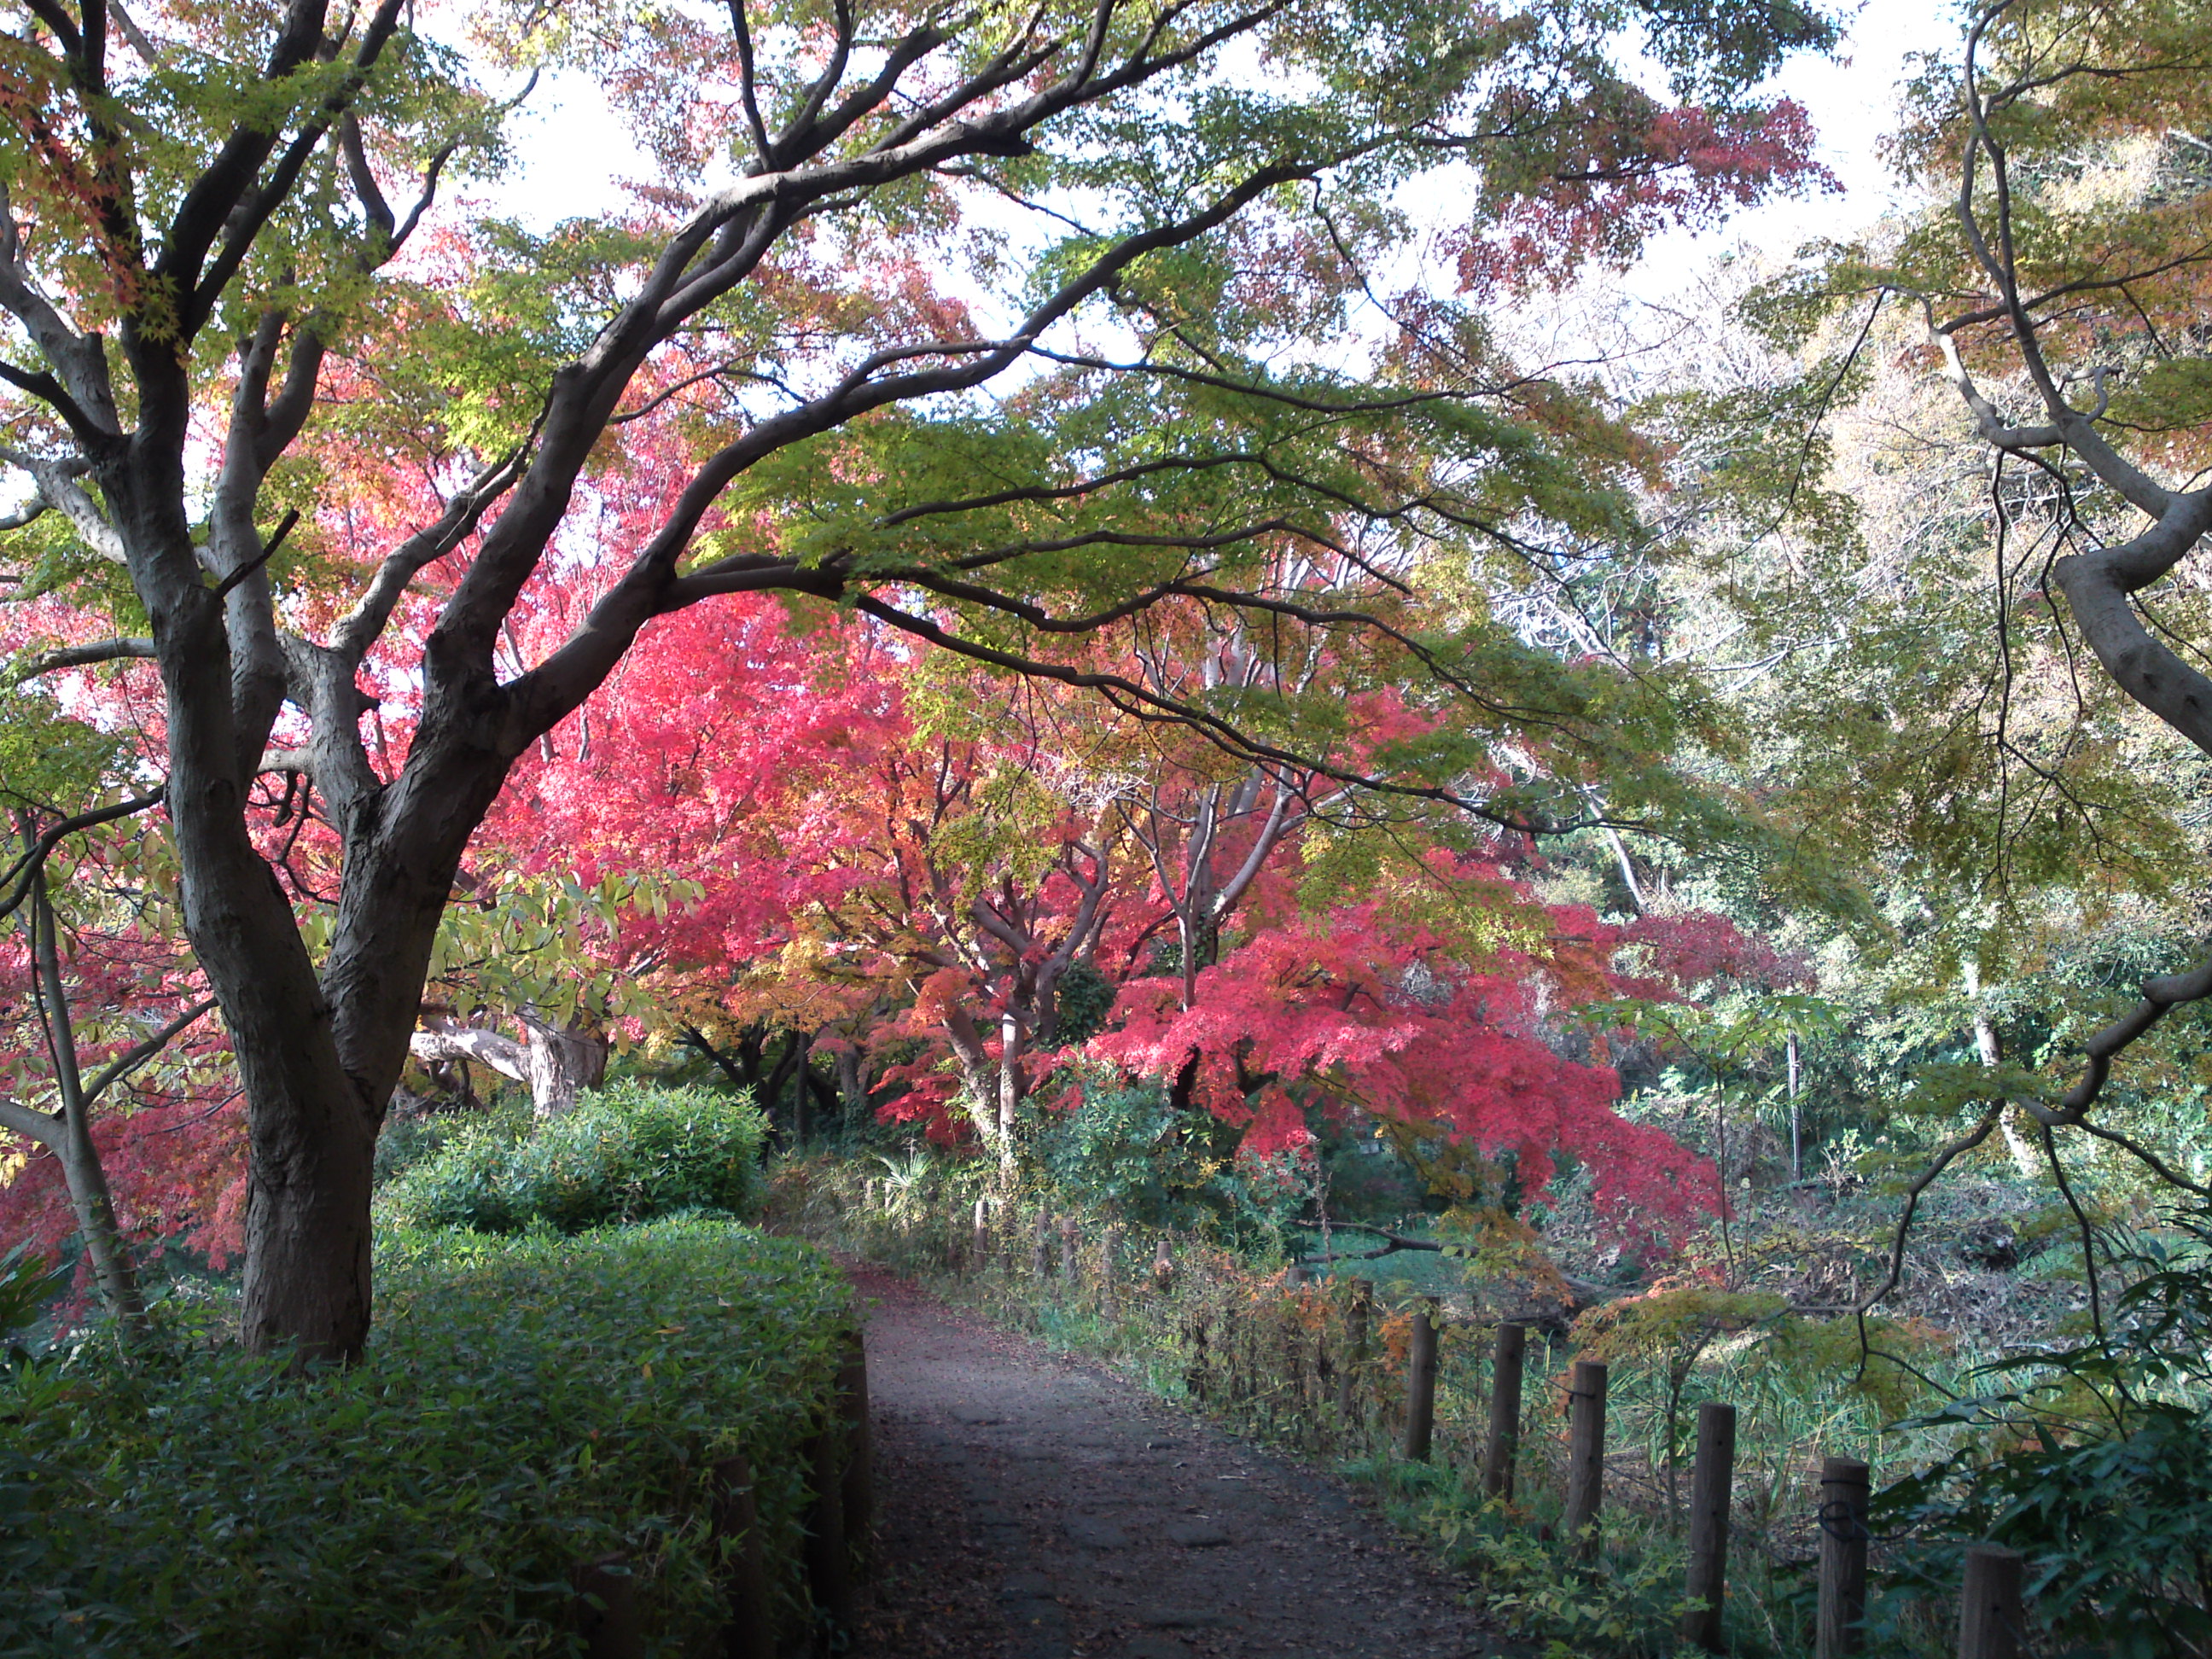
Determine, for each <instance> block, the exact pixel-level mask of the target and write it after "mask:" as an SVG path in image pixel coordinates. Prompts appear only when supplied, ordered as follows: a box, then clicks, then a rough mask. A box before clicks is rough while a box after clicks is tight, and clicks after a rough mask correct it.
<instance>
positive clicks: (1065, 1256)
mask: <svg viewBox="0 0 2212 1659" xmlns="http://www.w3.org/2000/svg"><path fill="white" fill-rule="evenodd" d="M1081 1238H1082V1235H1081V1233H1080V1231H1079V1229H1078V1228H1077V1226H1076V1225H1075V1218H1074V1217H1073V1216H1072V1215H1064V1216H1062V1217H1060V1277H1061V1278H1062V1279H1066V1281H1067V1282H1068V1283H1069V1284H1070V1285H1073V1284H1074V1283H1075V1281H1076V1279H1077V1276H1078V1273H1079V1267H1080V1264H1079V1261H1078V1260H1077V1255H1076V1252H1077V1249H1078V1248H1079V1245H1080V1243H1081Z"/></svg>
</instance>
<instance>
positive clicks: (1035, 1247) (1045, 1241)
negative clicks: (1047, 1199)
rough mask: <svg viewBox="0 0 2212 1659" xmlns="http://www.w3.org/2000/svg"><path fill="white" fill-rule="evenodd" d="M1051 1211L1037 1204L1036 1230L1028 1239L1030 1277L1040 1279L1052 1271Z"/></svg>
mask: <svg viewBox="0 0 2212 1659" xmlns="http://www.w3.org/2000/svg"><path fill="white" fill-rule="evenodd" d="M1051 1239H1052V1212H1051V1210H1049V1209H1048V1208H1047V1207H1046V1206H1043V1205H1039V1206H1037V1216H1036V1234H1035V1236H1034V1237H1031V1238H1030V1278H1031V1279H1042V1278H1044V1277H1045V1276H1046V1275H1047V1274H1048V1273H1051V1271H1052V1250H1051Z"/></svg>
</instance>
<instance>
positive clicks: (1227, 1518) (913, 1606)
mask: <svg viewBox="0 0 2212 1659" xmlns="http://www.w3.org/2000/svg"><path fill="white" fill-rule="evenodd" d="M854 1280H855V1282H856V1283H857V1284H858V1285H859V1286H860V1291H861V1295H862V1297H863V1300H864V1301H865V1302H872V1304H874V1305H873V1306H872V1309H871V1310H870V1313H869V1318H868V1370H869V1391H870V1395H871V1397H872V1401H873V1403H874V1409H875V1425H874V1426H875V1445H876V1456H877V1483H878V1520H879V1539H880V1562H881V1565H879V1567H878V1571H877V1573H876V1576H875V1580H874V1583H873V1587H872V1591H871V1595H870V1602H869V1605H868V1606H867V1607H866V1611H865V1612H864V1613H863V1616H862V1628H861V1631H860V1634H859V1638H858V1639H857V1640H856V1642H855V1643H854V1646H853V1648H852V1649H851V1650H850V1651H851V1653H852V1654H854V1655H856V1656H860V1659H934V1656H938V1655H953V1654H958V1655H972V1656H975V1659H1000V1656H1004V1659H1187V1656H1200V1655H1203V1656H1206V1659H1472V1656H1476V1655H1490V1654H1492V1653H1496V1652H1498V1651H1500V1648H1499V1647H1498V1644H1495V1642H1494V1640H1493V1638H1492V1636H1491V1634H1490V1632H1488V1631H1487V1630H1486V1627H1485V1626H1484V1625H1483V1623H1482V1621H1481V1620H1480V1618H1479V1617H1478V1615H1476V1614H1475V1613H1473V1612H1472V1611H1470V1610H1468V1608H1465V1607H1461V1606H1459V1605H1457V1602H1456V1600H1455V1591H1454V1586H1453V1583H1452V1582H1451V1580H1450V1579H1449V1577H1447V1576H1446V1575H1444V1574H1443V1573H1441V1572H1439V1571H1437V1570H1435V1569H1434V1568H1433V1567H1431V1566H1430V1565H1428V1564H1427V1563H1426V1562H1425V1560H1424V1559H1421V1557H1420V1556H1419V1553H1418V1552H1416V1551H1415V1550H1414V1549H1413V1547H1410V1546H1408V1545H1406V1544H1404V1543H1402V1542H1401V1541H1400V1540H1399V1539H1398V1537H1397V1535H1396V1534H1395V1533H1394V1532H1393V1531H1392V1530H1391V1528H1389V1524H1388V1523H1387V1522H1384V1521H1383V1520H1382V1519H1381V1518H1380V1517H1379V1516H1376V1514H1375V1512H1374V1509H1373V1505H1372V1504H1371V1503H1370V1502H1369V1501H1368V1500H1367V1499H1366V1498H1364V1495H1362V1494H1360V1493H1359V1492H1358V1491H1357V1489H1356V1488H1354V1487H1352V1486H1350V1485H1348V1484H1347V1483H1346V1482H1344V1481H1341V1480H1335V1479H1333V1478H1331V1477H1328V1476H1326V1475H1322V1474H1316V1473H1315V1472H1313V1471H1312V1470H1310V1469H1308V1468H1304V1467H1303V1466H1301V1465H1299V1464H1297V1463H1296V1462H1291V1461H1290V1460H1289V1459H1286V1458H1284V1457H1280V1456H1277V1455H1273V1454H1272V1453H1269V1452H1267V1451H1263V1450H1260V1449H1255V1448H1254V1447H1252V1446H1249V1445H1248V1444H1246V1443H1243V1442H1242V1441H1239V1440H1237V1439H1235V1438H1234V1437H1231V1436H1229V1435H1226V1434H1224V1433H1221V1432H1219V1431H1216V1430H1214V1429H1212V1428H1210V1427H1207V1426H1206V1425H1204V1424H1202V1423H1200V1421H1199V1420H1198V1419H1195V1418H1194V1417H1192V1416H1190V1415H1188V1414H1187V1413H1182V1412H1181V1411H1178V1410H1177V1409H1176V1408H1175V1407H1171V1406H1170V1405H1168V1404H1167V1403H1165V1402H1164V1401H1160V1400H1158V1399H1157V1398H1155V1397H1153V1396H1152V1395H1148V1394H1146V1392H1145V1391H1144V1390H1143V1389H1140V1388H1139V1387H1137V1386H1136V1385H1134V1384H1133V1383H1128V1382H1126V1381H1124V1380H1122V1379H1121V1378H1120V1377H1117V1376H1114V1375H1112V1374H1111V1373H1109V1372H1107V1371H1104V1370H1101V1369H1100V1368H1098V1367H1097V1366H1094V1365H1090V1364H1085V1363H1083V1362H1081V1361H1079V1360H1073V1359H1070V1358H1065V1357H1062V1356H1060V1355H1056V1354H1054V1353H1053V1352H1050V1351H1049V1350H1048V1349H1046V1348H1045V1347H1044V1346H1042V1344H1039V1343H1037V1342H1034V1341H1031V1340H1028V1339H1026V1338H1024V1337H1020V1336H1017V1335H1014V1334H1011V1333H1008V1332H1006V1331H1001V1330H999V1329H997V1328H994V1327H992V1326H989V1325H987V1324H985V1323H983V1322H980V1321H977V1320H973V1319H969V1318H966V1317H964V1316H961V1315H959V1314H957V1313H954V1312H952V1311H951V1310H949V1309H947V1308H945V1306H944V1305H943V1304H940V1303H938V1302H936V1301H933V1300H932V1299H931V1298H929V1297H926V1296H924V1295H922V1294H921V1293H920V1292H919V1291H915V1289H914V1288H913V1287H912V1286H911V1285H907V1284H905V1283H904V1282H902V1281H901V1280H898V1279H891V1278H889V1277H887V1276H885V1275H883V1274H880V1273H873V1272H871V1271H870V1270H868V1269H866V1268H865V1267H862V1268H859V1269H856V1270H855V1272H854Z"/></svg>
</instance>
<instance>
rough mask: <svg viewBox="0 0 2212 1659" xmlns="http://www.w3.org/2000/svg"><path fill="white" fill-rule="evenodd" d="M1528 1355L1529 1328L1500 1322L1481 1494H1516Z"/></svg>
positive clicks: (1509, 1497) (1485, 1441)
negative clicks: (1517, 1463) (1515, 1479)
mask: <svg viewBox="0 0 2212 1659" xmlns="http://www.w3.org/2000/svg"><path fill="white" fill-rule="evenodd" d="M1527 1361H1528V1327H1527V1326H1526V1325H1500V1326H1499V1327H1498V1354H1497V1358H1496V1359H1495V1361H1494V1362H1493V1364H1492V1369H1491V1374H1490V1433H1489V1436H1488V1437H1486V1439H1485V1440H1484V1442H1483V1445H1482V1495H1483V1496H1484V1497H1485V1498H1506V1499H1508V1500H1510V1499H1511V1498H1512V1496H1513V1465H1514V1462H1515V1461H1516V1455H1517V1454H1518V1453H1519V1452H1520V1449H1521V1378H1522V1372H1523V1370H1524V1369H1525V1368H1526V1364H1527Z"/></svg>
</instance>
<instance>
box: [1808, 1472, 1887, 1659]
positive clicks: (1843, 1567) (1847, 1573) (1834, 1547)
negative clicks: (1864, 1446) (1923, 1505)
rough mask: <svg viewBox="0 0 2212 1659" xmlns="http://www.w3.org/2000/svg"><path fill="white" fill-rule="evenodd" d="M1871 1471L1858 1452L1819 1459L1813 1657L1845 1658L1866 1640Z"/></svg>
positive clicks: (1822, 1658)
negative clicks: (1815, 1642) (1817, 1581)
mask: <svg viewBox="0 0 2212 1659" xmlns="http://www.w3.org/2000/svg"><path fill="white" fill-rule="evenodd" d="M1872 1484H1873V1481H1872V1474H1871V1472H1870V1471H1869V1469H1868V1468H1867V1466H1866V1465H1865V1464H1864V1463H1862V1462H1859V1460H1858V1459H1857V1458H1856V1457H1830V1458H1825V1459H1823V1460H1822V1461H1821V1463H1820V1624H1819V1626H1818V1629H1819V1636H1818V1642H1819V1645H1818V1647H1817V1649H1816V1650H1815V1652H1816V1655H1817V1659H1849V1656H1850V1655H1851V1654H1854V1653H1857V1652H1858V1651H1859V1650H1860V1648H1861V1647H1862V1646H1863V1644H1864V1640H1865V1632H1864V1631H1863V1627H1862V1626H1863V1621H1864V1620H1865V1618H1866V1580H1867V1496H1868V1492H1869V1489H1870V1488H1871V1486H1872Z"/></svg>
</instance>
